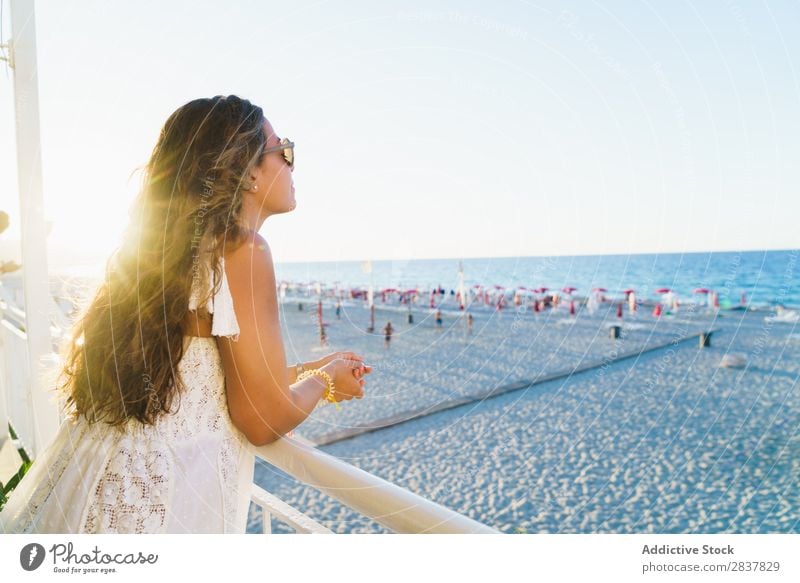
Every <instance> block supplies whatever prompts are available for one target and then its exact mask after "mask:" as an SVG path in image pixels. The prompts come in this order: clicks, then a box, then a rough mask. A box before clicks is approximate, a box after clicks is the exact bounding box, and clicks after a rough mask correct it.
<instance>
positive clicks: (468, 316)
mask: <svg viewBox="0 0 800 583" xmlns="http://www.w3.org/2000/svg"><path fill="white" fill-rule="evenodd" d="M472 320H473V318H472V314H467V332H468V333H469V334H472Z"/></svg>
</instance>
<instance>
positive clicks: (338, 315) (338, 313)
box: [336, 300, 342, 320]
mask: <svg viewBox="0 0 800 583" xmlns="http://www.w3.org/2000/svg"><path fill="white" fill-rule="evenodd" d="M336 319H337V320H341V319H342V302H341V301H340V300H336Z"/></svg>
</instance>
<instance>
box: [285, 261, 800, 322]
mask: <svg viewBox="0 0 800 583" xmlns="http://www.w3.org/2000/svg"><path fill="white" fill-rule="evenodd" d="M799 258H800V250H798V249H793V250H782V251H730V252H705V253H654V254H650V253H648V254H627V255H574V256H552V257H492V258H472V259H470V258H465V259H408V260H384V261H370V262H365V261H326V262H304V263H276V266H275V275H276V278H277V279H278V281H282V280H283V281H291V282H293V283H305V284H314V283H316V282H320V283H321V284H324V285H327V286H332V285H338V286H339V287H364V286H368V285H370V284H372V285H373V286H375V289H376V290H378V289H385V288H397V289H403V290H404V289H413V288H417V289H420V290H426V289H436V288H440V287H441V288H445V289H447V290H451V289H457V285H458V282H459V269H461V268H463V271H464V282H465V285H466V286H467V287H471V286H475V285H481V286H484V287H492V288H493V287H494V286H502V287H503V288H505V289H507V290H510V289H512V288H516V287H518V286H521V287H526V288H528V289H535V288H541V287H547V288H549V289H550V290H560V289H562V288H564V287H567V286H569V287H574V288H577V289H576V291H575V295H586V294H588V293H589V292H590V291H591V290H593V289H595V288H605V289H606V290H608V291H607V294H606V295H609V296H612V297H613V296H614V295H615V294H620V295H621V294H622V291H623V290H625V289H633V290H635V292H636V295H637V297H639V298H640V299H644V298H648V297H649V298H653V299H657V298H658V297H660V295H661V294H659V293H658V292H657V291H656V290H659V289H662V288H669V289H671V290H672V291H673V292H674V293H676V294H677V295H678V296H679V297H681V298H682V299H683V300H684V301H690V302H691V301H695V302H697V303H705V302H706V301H707V300H706V296H705V294H703V293H696V291H697V290H702V289H707V290H713V291H716V292H717V294H718V297H719V302H720V306H721V307H722V308H725V307H735V306H739V305H742V304H744V305H746V306H747V307H748V308H752V309H770V308H774V307H776V306H784V307H787V308H797V307H800V269H799V266H798V259H799Z"/></svg>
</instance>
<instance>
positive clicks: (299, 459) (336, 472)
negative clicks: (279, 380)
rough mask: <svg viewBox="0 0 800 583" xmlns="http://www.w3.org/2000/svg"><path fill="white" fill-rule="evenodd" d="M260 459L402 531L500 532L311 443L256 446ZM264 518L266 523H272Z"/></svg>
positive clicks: (295, 441)
mask: <svg viewBox="0 0 800 583" xmlns="http://www.w3.org/2000/svg"><path fill="white" fill-rule="evenodd" d="M255 452H256V455H257V456H258V457H260V458H261V459H263V460H264V461H266V462H268V463H270V464H272V465H273V466H275V467H277V468H279V469H281V470H283V471H284V472H286V473H287V474H289V475H290V476H292V477H293V478H295V479H296V480H298V481H300V482H303V483H304V484H307V485H309V486H311V487H313V488H315V489H317V490H319V491H320V492H323V493H324V494H327V495H328V496H330V497H332V498H334V499H336V500H338V501H339V502H341V503H342V504H344V505H345V506H347V507H349V508H351V509H352V510H355V511H356V512H358V513H359V514H362V515H364V516H366V517H367V518H370V519H372V520H374V521H375V522H378V523H379V524H382V525H383V526H385V527H386V528H388V529H389V530H391V531H392V532H398V533H437V534H442V533H452V534H456V533H483V534H488V533H498V532H499V531H497V530H495V529H494V528H491V527H489V526H487V525H485V524H482V523H480V522H478V521H476V520H473V519H471V518H469V517H467V516H464V515H463V514H459V513H458V512H455V511H453V510H450V509H449V508H445V507H444V506H441V505H439V504H437V503H435V502H432V501H430V500H428V499H427V498H423V497H422V496H419V495H417V494H414V493H413V492H410V491H409V490H406V489H405V488H401V487H400V486H397V485H396V484H392V483H391V482H387V481H386V480H384V479H383V478H379V477H378V476H374V475H372V474H370V473H369V472H365V471H364V470H361V469H359V468H356V467H355V466H352V465H350V464H348V463H346V462H343V461H342V460H340V459H339V458H337V457H334V456H332V455H330V454H327V453H325V452H323V451H320V450H318V449H317V448H316V447H314V446H313V445H312V444H311V443H310V442H308V441H305V440H301V439H298V438H296V437H283V438H282V439H279V440H278V441H276V442H274V443H271V444H269V445H264V446H261V447H258V448H255ZM267 518H268V517H267V516H265V525H266V524H267ZM323 528H324V527H323Z"/></svg>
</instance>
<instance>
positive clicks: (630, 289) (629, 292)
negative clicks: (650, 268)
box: [622, 288, 636, 296]
mask: <svg viewBox="0 0 800 583" xmlns="http://www.w3.org/2000/svg"><path fill="white" fill-rule="evenodd" d="M635 291H636V290H635V289H633V288H628V289H624V290H622V293H624V294H625V295H626V296H629V295H631V294H632V293H633V292H635Z"/></svg>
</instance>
